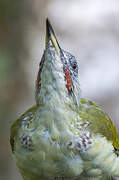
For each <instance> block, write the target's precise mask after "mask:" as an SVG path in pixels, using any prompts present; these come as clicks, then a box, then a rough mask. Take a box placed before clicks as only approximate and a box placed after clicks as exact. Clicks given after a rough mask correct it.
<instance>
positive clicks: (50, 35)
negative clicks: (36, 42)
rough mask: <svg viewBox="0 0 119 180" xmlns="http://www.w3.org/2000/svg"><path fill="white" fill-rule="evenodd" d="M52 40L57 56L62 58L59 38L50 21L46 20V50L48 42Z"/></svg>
mask: <svg viewBox="0 0 119 180" xmlns="http://www.w3.org/2000/svg"><path fill="white" fill-rule="evenodd" d="M50 40H51V42H52V44H53V46H54V47H55V49H56V52H57V54H58V55H59V56H60V54H61V48H60V46H59V43H58V41H57V38H56V36H55V33H54V30H53V28H52V26H51V24H50V21H49V20H48V18H47V19H46V42H45V48H47V45H48V42H49V41H50Z"/></svg>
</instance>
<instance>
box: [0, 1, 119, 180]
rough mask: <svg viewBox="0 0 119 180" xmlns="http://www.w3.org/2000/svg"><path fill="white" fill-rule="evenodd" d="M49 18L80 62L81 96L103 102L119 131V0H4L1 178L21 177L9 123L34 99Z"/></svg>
mask: <svg viewBox="0 0 119 180" xmlns="http://www.w3.org/2000/svg"><path fill="white" fill-rule="evenodd" d="M46 17H49V19H50V21H51V23H52V25H53V27H54V29H55V32H56V35H57V37H58V40H59V42H60V45H61V47H62V48H63V49H65V50H68V51H70V52H71V53H72V54H74V55H75V56H76V57H77V59H78V60H79V61H80V82H81V83H80V84H81V88H82V96H85V97H88V98H90V99H92V100H94V101H96V102H97V104H99V105H101V106H102V108H103V109H104V110H105V111H106V112H107V113H108V114H109V115H110V116H111V118H112V120H113V121H114V123H115V124H116V126H117V129H118V130H119V122H118V120H119V110H118V109H119V1H116V0H100V1H99V0H90V1H87V0H70V1H67V0H60V1H59V0H49V1H48V0H22V1H20V0H0V180H8V179H9V180H16V179H17V180H21V177H20V175H19V173H18V171H17V168H16V165H15V163H14V161H13V159H12V155H11V149H10V145H9V135H10V126H11V124H12V123H13V121H14V120H15V119H16V118H17V117H18V116H19V115H20V114H21V113H23V112H24V111H25V110H26V109H27V108H29V107H30V106H31V105H33V104H34V103H35V101H34V89H35V88H34V87H35V79H36V75H37V71H38V64H39V62H40V59H41V56H42V53H43V49H44V44H45V43H44V41H45V20H46Z"/></svg>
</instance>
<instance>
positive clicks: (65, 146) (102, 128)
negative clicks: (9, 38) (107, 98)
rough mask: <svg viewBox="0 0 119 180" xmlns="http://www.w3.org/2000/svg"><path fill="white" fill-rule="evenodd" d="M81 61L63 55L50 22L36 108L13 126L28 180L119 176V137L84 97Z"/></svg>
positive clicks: (19, 162)
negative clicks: (80, 70)
mask: <svg viewBox="0 0 119 180" xmlns="http://www.w3.org/2000/svg"><path fill="white" fill-rule="evenodd" d="M79 82H80V76H79V61H77V59H76V58H75V57H74V56H73V55H71V54H70V53H69V52H66V51H64V50H63V49H62V48H61V47H60V45H59V43H58V40H57V38H56V36H55V33H54V30H53V28H52V26H51V24H50V23H49V20H48V19H47V20H46V43H45V50H44V53H43V56H42V59H41V61H40V66H39V71H38V76H37V81H36V93H35V98H36V105H34V106H33V107H31V108H30V109H28V110H27V111H26V112H25V113H24V114H23V115H21V116H20V117H19V118H18V119H17V120H16V121H15V122H14V123H13V125H12V127H11V136H10V143H11V147H12V154H13V157H14V159H15V161H16V165H17V167H18V169H19V171H20V173H21V175H22V177H23V180H56V179H57V180H60V179H61V180H109V179H112V178H115V177H117V176H119V157H118V150H119V136H118V133H117V130H116V128H115V125H114V124H113V122H112V121H111V119H110V118H109V116H108V115H107V114H106V113H105V112H104V111H103V110H102V109H101V108H100V107H99V106H98V105H96V104H95V103H94V102H92V101H90V100H89V99H86V98H82V97H81V90H80V83H79Z"/></svg>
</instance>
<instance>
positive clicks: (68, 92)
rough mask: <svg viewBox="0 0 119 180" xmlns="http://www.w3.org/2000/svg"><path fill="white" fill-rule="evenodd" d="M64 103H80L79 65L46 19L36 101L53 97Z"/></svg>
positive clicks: (43, 100)
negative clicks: (64, 47) (44, 40)
mask: <svg viewBox="0 0 119 180" xmlns="http://www.w3.org/2000/svg"><path fill="white" fill-rule="evenodd" d="M54 97H55V98H56V99H59V100H60V101H61V102H64V103H69V104H70V103H71V101H74V102H75V104H77V105H79V101H80V86H79V66H78V62H77V60H76V58H75V57H74V56H73V55H71V54H70V53H69V52H67V51H64V50H63V49H62V48H61V47H60V45H59V43H58V41H57V38H56V35H55V33H54V30H53V28H52V26H51V24H50V22H49V20H48V19H47V20H46V43H45V50H44V54H43V56H42V59H41V62H40V65H39V71H38V76H37V81H36V103H37V105H39V104H41V103H45V102H46V101H49V102H50V100H51V99H53V98H54Z"/></svg>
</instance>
